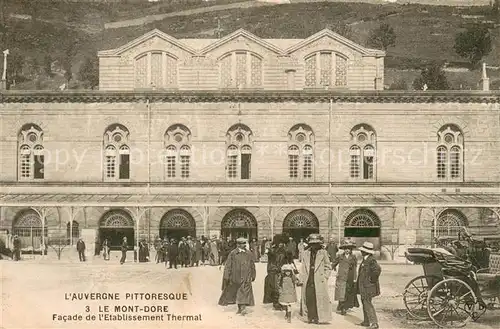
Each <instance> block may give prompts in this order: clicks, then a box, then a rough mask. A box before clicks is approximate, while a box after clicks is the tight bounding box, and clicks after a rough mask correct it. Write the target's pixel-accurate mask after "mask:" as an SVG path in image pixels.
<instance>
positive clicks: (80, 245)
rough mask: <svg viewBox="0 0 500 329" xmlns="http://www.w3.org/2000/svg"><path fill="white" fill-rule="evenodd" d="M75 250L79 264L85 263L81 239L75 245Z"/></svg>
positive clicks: (83, 246)
mask: <svg viewBox="0 0 500 329" xmlns="http://www.w3.org/2000/svg"><path fill="white" fill-rule="evenodd" d="M76 250H77V251H78V258H80V262H84V261H85V242H83V240H82V238H79V239H78V242H77V243H76Z"/></svg>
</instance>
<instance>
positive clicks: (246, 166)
mask: <svg viewBox="0 0 500 329" xmlns="http://www.w3.org/2000/svg"><path fill="white" fill-rule="evenodd" d="M250 160H251V154H242V155H241V179H250Z"/></svg>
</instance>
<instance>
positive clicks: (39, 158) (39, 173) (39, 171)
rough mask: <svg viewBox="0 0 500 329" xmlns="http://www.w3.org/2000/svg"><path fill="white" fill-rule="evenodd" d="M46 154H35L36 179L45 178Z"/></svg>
mask: <svg viewBox="0 0 500 329" xmlns="http://www.w3.org/2000/svg"><path fill="white" fill-rule="evenodd" d="M43 165H44V156H43V155H36V156H35V168H34V169H35V172H34V177H35V179H43V177H44V174H43V173H44V168H43Z"/></svg>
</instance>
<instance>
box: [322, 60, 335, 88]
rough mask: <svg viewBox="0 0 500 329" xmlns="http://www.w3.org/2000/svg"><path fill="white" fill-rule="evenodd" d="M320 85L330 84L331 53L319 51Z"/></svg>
mask: <svg viewBox="0 0 500 329" xmlns="http://www.w3.org/2000/svg"><path fill="white" fill-rule="evenodd" d="M319 58H320V75H319V78H320V81H319V83H320V85H321V86H322V87H325V86H331V85H332V84H331V81H332V54H331V53H321V54H320V56H319Z"/></svg>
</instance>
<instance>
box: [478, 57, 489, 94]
mask: <svg viewBox="0 0 500 329" xmlns="http://www.w3.org/2000/svg"><path fill="white" fill-rule="evenodd" d="M480 83H481V86H482V90H483V91H489V90H490V79H489V78H488V76H487V75H486V63H483V75H482V77H481V82H480Z"/></svg>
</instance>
